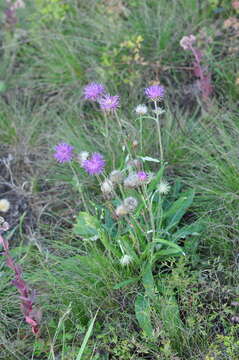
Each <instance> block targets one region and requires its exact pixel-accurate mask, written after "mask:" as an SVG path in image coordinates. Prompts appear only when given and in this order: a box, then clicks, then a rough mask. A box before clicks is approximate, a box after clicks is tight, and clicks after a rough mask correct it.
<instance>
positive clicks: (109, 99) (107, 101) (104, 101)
mask: <svg viewBox="0 0 239 360" xmlns="http://www.w3.org/2000/svg"><path fill="white" fill-rule="evenodd" d="M99 104H100V108H101V110H104V111H107V112H111V111H115V110H116V109H117V108H118V107H119V106H120V97H119V95H115V96H111V95H109V94H106V95H105V96H103V97H102V98H101V99H99Z"/></svg>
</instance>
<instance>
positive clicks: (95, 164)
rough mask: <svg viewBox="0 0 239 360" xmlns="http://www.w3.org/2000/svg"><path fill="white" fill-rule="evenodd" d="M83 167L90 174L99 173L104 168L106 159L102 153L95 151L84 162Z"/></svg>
mask: <svg viewBox="0 0 239 360" xmlns="http://www.w3.org/2000/svg"><path fill="white" fill-rule="evenodd" d="M82 167H83V168H84V169H85V171H86V172H88V174H90V175H99V174H101V173H102V172H103V170H104V167H105V160H104V158H103V156H102V155H101V154H99V153H94V154H92V156H91V158H90V159H87V160H85V161H84V162H83V164H82Z"/></svg>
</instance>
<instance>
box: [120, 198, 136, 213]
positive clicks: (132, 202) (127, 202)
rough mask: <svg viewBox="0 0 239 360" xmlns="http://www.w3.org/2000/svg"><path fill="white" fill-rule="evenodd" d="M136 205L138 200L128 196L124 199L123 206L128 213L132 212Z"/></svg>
mask: <svg viewBox="0 0 239 360" xmlns="http://www.w3.org/2000/svg"><path fill="white" fill-rule="evenodd" d="M137 205H138V200H137V199H135V198H134V197H132V196H130V197H127V198H126V199H124V201H123V206H124V207H125V208H126V209H127V211H128V212H133V211H134V210H135V209H136V207H137Z"/></svg>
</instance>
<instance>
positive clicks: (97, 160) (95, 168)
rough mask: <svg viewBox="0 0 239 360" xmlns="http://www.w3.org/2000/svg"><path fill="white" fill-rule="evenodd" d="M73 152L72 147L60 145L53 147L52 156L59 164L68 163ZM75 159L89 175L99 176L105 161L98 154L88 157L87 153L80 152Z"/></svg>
mask: <svg viewBox="0 0 239 360" xmlns="http://www.w3.org/2000/svg"><path fill="white" fill-rule="evenodd" d="M73 150H74V148H73V146H71V145H69V144H67V143H60V144H58V145H57V146H55V153H54V155H53V156H54V158H55V159H56V160H57V161H58V162H59V163H65V162H70V161H71V160H72V159H73V155H74V154H73ZM76 159H77V161H78V162H79V164H80V166H81V167H82V168H83V169H84V170H85V171H86V172H87V173H88V174H89V175H99V174H101V173H102V172H103V171H104V167H105V160H104V158H103V156H102V155H101V154H99V153H93V154H92V155H91V156H90V154H89V153H88V152H87V151H81V152H80V153H79V154H78V155H76Z"/></svg>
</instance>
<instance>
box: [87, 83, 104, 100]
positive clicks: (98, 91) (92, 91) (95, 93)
mask: <svg viewBox="0 0 239 360" xmlns="http://www.w3.org/2000/svg"><path fill="white" fill-rule="evenodd" d="M104 91H105V88H104V86H103V85H102V84H99V83H95V82H92V83H90V84H88V85H86V86H85V87H84V98H85V99H86V100H92V101H96V100H98V99H99V98H100V96H102V95H103V93H104Z"/></svg>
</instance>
